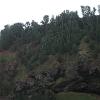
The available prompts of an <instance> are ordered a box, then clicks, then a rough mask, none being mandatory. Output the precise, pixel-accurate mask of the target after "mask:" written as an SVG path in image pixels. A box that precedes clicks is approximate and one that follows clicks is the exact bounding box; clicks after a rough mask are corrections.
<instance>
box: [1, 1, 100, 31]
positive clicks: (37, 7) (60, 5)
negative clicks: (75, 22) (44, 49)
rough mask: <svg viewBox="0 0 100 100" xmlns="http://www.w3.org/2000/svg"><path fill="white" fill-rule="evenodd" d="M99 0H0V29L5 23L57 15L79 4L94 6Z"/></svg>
mask: <svg viewBox="0 0 100 100" xmlns="http://www.w3.org/2000/svg"><path fill="white" fill-rule="evenodd" d="M99 4H100V0H0V30H1V29H2V28H3V26H4V25H6V24H13V23H16V22H23V23H25V22H26V21H31V20H35V21H37V22H40V21H41V20H42V18H43V16H44V15H46V14H47V15H50V17H51V16H52V15H58V14H60V13H61V12H62V11H63V10H67V9H68V10H73V11H75V10H78V11H79V13H80V12H81V10H80V6H81V5H89V6H92V7H93V6H95V7H97V5H99Z"/></svg>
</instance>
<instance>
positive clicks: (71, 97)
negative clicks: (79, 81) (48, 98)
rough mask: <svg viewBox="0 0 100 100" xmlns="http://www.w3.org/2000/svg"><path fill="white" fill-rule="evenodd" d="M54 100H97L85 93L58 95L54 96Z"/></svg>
mask: <svg viewBox="0 0 100 100" xmlns="http://www.w3.org/2000/svg"><path fill="white" fill-rule="evenodd" d="M56 100H97V99H96V96H94V95H91V94H86V93H74V92H68V93H59V94H57V95H56Z"/></svg>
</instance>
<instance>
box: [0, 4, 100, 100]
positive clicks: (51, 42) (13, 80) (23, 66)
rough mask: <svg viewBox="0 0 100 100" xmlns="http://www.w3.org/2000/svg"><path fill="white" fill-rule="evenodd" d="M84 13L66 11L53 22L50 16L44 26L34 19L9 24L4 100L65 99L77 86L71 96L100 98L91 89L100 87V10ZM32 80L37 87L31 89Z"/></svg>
mask: <svg viewBox="0 0 100 100" xmlns="http://www.w3.org/2000/svg"><path fill="white" fill-rule="evenodd" d="M81 10H82V15H83V17H82V18H80V17H79V15H78V12H77V11H76V12H73V11H69V10H65V11H63V12H62V13H61V14H59V15H58V16H56V17H54V16H53V17H52V18H51V19H50V18H49V16H48V15H45V16H44V17H43V20H42V21H41V24H38V23H37V22H35V21H34V20H32V22H26V24H23V23H15V24H13V25H5V27H4V29H3V30H1V36H0V96H9V97H10V98H12V97H13V98H14V100H49V99H50V100H51V99H57V100H60V98H59V94H58V97H55V96H54V95H55V93H59V92H62V91H63V92H64V87H65V85H66V84H68V82H73V81H74V84H72V85H71V86H69V87H70V88H69V91H70V90H72V91H82V92H90V93H98V91H97V90H94V88H92V89H90V88H91V87H92V86H94V87H95V86H100V83H99V82H100V79H99V76H100V72H99V68H100V63H99V61H100V7H98V13H99V15H96V14H95V13H96V9H95V8H93V9H91V8H90V7H89V6H81ZM94 65H95V66H96V67H94V68H93V67H90V66H94ZM76 66H77V67H76ZM97 66H98V67H97ZM73 70H74V71H73ZM45 71H46V72H45ZM76 71H77V73H76ZM43 75H44V76H43ZM39 77H40V78H39ZM80 77H81V78H80ZM31 78H32V80H33V78H34V82H33V83H34V84H35V85H34V87H33V85H32V87H30V84H31V83H32V82H30V80H31ZM77 78H78V79H77ZM3 79H4V80H3ZM32 80H31V81H32ZM69 80H70V81H69ZM19 81H20V82H19ZM94 81H95V85H94ZM27 82H29V83H27ZM77 82H79V83H80V84H82V86H83V88H85V89H83V88H77V87H81V86H80V84H79V83H78V84H77ZM83 82H84V84H85V85H87V84H89V85H90V87H85V86H84V85H83ZM48 83H49V84H48ZM62 83H64V84H63V85H62ZM65 83H66V84H65ZM91 83H93V84H91ZM41 84H42V85H41ZM98 84H99V85H98ZM74 85H75V86H76V87H73V86H74ZM16 88H17V89H16ZM61 88H63V89H61ZM86 88H87V90H86ZM96 88H97V89H98V87H96ZM99 90H100V89H99ZM99 92H100V91H99ZM56 96H57V95H56ZM34 98H35V99H34ZM61 98H63V97H61ZM84 98H85V97H84ZM86 98H87V97H86ZM64 100H65V99H64ZM69 100H71V99H69ZM77 100H78V99H77ZM79 100H80V99H79ZM81 100H82V99H81ZM84 100H89V99H84ZM91 100H92V99H91ZM93 100H95V99H93Z"/></svg>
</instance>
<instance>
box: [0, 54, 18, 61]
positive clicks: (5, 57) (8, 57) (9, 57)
mask: <svg viewBox="0 0 100 100" xmlns="http://www.w3.org/2000/svg"><path fill="white" fill-rule="evenodd" d="M15 59H16V57H15V55H0V63H5V62H13V61H15Z"/></svg>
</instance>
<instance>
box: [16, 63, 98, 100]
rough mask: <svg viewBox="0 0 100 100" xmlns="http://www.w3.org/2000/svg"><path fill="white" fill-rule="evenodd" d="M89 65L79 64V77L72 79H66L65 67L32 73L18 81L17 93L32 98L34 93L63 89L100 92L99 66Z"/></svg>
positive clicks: (50, 93)
mask: <svg viewBox="0 0 100 100" xmlns="http://www.w3.org/2000/svg"><path fill="white" fill-rule="evenodd" d="M89 66H90V65H87V66H86V65H85V66H84V65H83V64H82V65H79V66H78V67H77V75H78V77H77V76H74V77H73V78H71V79H66V77H65V74H66V69H65V68H63V67H62V68H61V67H57V68H53V69H51V70H49V71H41V72H39V73H35V72H33V73H30V74H29V77H28V78H27V80H25V81H19V82H17V83H16V89H15V94H22V95H27V97H30V98H31V97H32V95H33V94H41V95H45V94H46V95H53V94H54V93H58V92H62V91H77V92H79V91H80V92H87V93H96V94H100V71H99V70H98V69H97V68H94V69H92V70H91V69H89V68H88V67H89ZM64 77H65V79H64V81H61V82H60V83H56V81H57V80H58V79H59V78H64ZM30 95H31V96H30ZM30 100H31V99H30Z"/></svg>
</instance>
